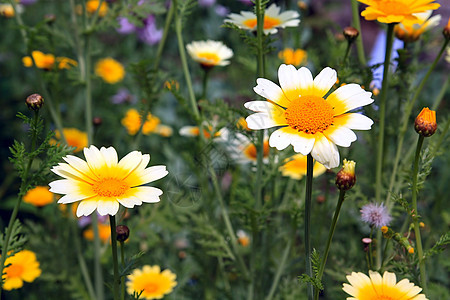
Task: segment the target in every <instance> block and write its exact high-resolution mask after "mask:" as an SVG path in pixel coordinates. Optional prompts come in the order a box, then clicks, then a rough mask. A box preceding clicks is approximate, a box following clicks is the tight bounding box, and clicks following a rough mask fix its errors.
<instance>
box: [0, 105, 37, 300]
mask: <svg viewBox="0 0 450 300" xmlns="http://www.w3.org/2000/svg"><path fill="white" fill-rule="evenodd" d="M38 123H39V110H35V111H34V116H33V125H32V126H31V133H32V137H31V148H30V153H33V152H34V151H35V150H36V144H37V138H38V137H37V133H38V132H37V130H36V128H37V126H38ZM34 157H35V156H34V155H31V156H30V157H29V161H28V163H27V165H26V167H25V170H24V174H23V177H22V181H21V184H20V188H19V194H18V195H17V199H16V203H15V205H14V208H13V211H12V213H11V217H10V218H9V223H8V228H7V229H6V234H5V239H4V240H3V247H2V249H1V250H2V254H3V255H2V256H1V258H0V274H3V270H4V267H5V261H6V258H7V256H8V251H9V241H10V239H11V234H12V229H13V225H14V222H15V221H16V218H17V214H18V213H19V208H20V204H21V203H22V197H23V196H24V195H25V193H26V187H27V186H28V174H29V172H30V169H31V165H32V164H33V160H34ZM2 288H3V280H0V299H1V294H2V293H1V290H2Z"/></svg>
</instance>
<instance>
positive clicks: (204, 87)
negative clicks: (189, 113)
mask: <svg viewBox="0 0 450 300" xmlns="http://www.w3.org/2000/svg"><path fill="white" fill-rule="evenodd" d="M209 71H211V69H210V68H208V67H206V68H203V82H202V97H201V99H202V100H206V91H207V89H208V79H209V76H208V75H209Z"/></svg>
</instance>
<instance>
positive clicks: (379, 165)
mask: <svg viewBox="0 0 450 300" xmlns="http://www.w3.org/2000/svg"><path fill="white" fill-rule="evenodd" d="M394 26H395V24H394V23H390V24H388V30H387V33H386V54H385V58H384V64H383V82H382V87H381V95H380V108H379V110H380V115H379V119H380V120H379V122H380V125H379V128H378V130H379V132H378V141H377V142H378V148H377V159H376V168H375V199H376V201H377V203H380V202H381V191H382V188H383V183H382V177H381V175H382V170H383V161H384V160H383V151H384V127H385V121H386V120H385V114H386V99H387V92H388V85H389V80H388V76H389V64H390V61H391V52H392V44H393V41H394ZM377 240H381V231H378V232H377ZM376 247H377V248H376V250H377V251H376V263H377V264H376V265H377V269H379V268H380V267H381V243H377V245H376Z"/></svg>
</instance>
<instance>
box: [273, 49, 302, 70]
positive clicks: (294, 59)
mask: <svg viewBox="0 0 450 300" xmlns="http://www.w3.org/2000/svg"><path fill="white" fill-rule="evenodd" d="M278 57H279V58H280V59H281V60H282V61H283V62H284V63H285V64H287V65H294V66H296V67H298V66H300V65H304V64H305V63H306V60H307V58H308V54H307V53H306V51H305V50H302V49H295V50H294V49H292V48H286V49H284V50H282V51H280V52H278Z"/></svg>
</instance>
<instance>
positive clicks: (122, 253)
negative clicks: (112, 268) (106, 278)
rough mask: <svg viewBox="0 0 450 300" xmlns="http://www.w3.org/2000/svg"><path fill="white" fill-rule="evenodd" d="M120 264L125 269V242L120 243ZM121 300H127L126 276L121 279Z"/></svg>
mask: <svg viewBox="0 0 450 300" xmlns="http://www.w3.org/2000/svg"><path fill="white" fill-rule="evenodd" d="M120 263H121V264H122V270H123V269H124V268H125V242H123V241H120ZM120 290H121V291H120V299H121V300H125V276H122V277H120Z"/></svg>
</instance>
